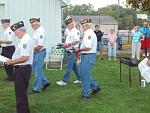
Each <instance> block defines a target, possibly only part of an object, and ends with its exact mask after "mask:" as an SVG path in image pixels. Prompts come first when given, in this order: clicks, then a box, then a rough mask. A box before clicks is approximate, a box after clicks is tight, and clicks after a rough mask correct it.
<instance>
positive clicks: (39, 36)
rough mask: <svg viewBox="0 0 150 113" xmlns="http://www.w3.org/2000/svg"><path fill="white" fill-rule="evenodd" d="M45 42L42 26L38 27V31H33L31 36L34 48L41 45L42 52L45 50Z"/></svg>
mask: <svg viewBox="0 0 150 113" xmlns="http://www.w3.org/2000/svg"><path fill="white" fill-rule="evenodd" d="M45 41H46V33H45V30H44V28H43V27H42V26H40V27H39V28H38V29H36V30H35V32H34V34H33V42H34V47H36V46H38V45H41V46H43V48H42V49H41V50H43V49H44V48H45Z"/></svg>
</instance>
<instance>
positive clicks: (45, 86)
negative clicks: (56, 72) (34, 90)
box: [42, 83, 50, 91]
mask: <svg viewBox="0 0 150 113" xmlns="http://www.w3.org/2000/svg"><path fill="white" fill-rule="evenodd" d="M49 85H50V83H47V84H45V85H44V86H43V88H42V91H43V90H46V89H47V87H48V86H49Z"/></svg>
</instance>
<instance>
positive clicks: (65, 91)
mask: <svg viewBox="0 0 150 113" xmlns="http://www.w3.org/2000/svg"><path fill="white" fill-rule="evenodd" d="M45 73H46V75H47V77H48V78H49V80H50V81H51V86H50V87H49V88H48V90H46V91H43V92H41V93H40V94H30V95H29V103H30V109H31V113H150V85H149V84H146V87H145V88H142V87H140V85H139V82H138V70H137V68H133V69H132V87H129V83H128V67H127V66H125V65H124V66H123V68H122V82H121V83H120V81H119V62H118V61H108V60H106V59H105V60H102V61H100V60H97V62H96V64H95V65H94V69H93V78H94V79H95V80H96V82H97V83H98V84H100V85H101V92H100V93H98V94H97V95H96V96H95V97H94V98H91V99H89V100H81V99H80V96H81V86H80V85H79V84H78V85H76V84H73V81H74V79H75V77H74V73H72V75H71V78H70V79H69V82H68V84H67V85H66V86H57V85H56V81H57V80H60V79H61V78H62V76H63V74H64V73H65V68H64V69H63V71H54V70H53V71H52V70H46V71H45ZM4 75H5V72H4V70H3V68H0V113H14V112H15V94H14V85H13V83H12V82H4V81H3V80H4V77H5V76H4ZM33 83H34V76H33V75H32V78H31V80H30V86H29V92H31V90H32V87H33Z"/></svg>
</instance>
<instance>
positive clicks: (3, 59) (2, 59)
mask: <svg viewBox="0 0 150 113" xmlns="http://www.w3.org/2000/svg"><path fill="white" fill-rule="evenodd" d="M8 59H9V58H7V57H4V56H2V55H0V62H6V60H8Z"/></svg>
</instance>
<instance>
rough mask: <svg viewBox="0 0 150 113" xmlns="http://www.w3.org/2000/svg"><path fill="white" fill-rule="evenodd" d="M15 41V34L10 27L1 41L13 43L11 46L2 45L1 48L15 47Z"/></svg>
mask: <svg viewBox="0 0 150 113" xmlns="http://www.w3.org/2000/svg"><path fill="white" fill-rule="evenodd" d="M14 39H15V33H14V32H13V31H12V30H11V29H10V27H8V28H7V29H6V30H5V31H4V35H3V37H2V38H1V40H4V41H12V43H11V44H4V43H2V44H1V46H2V47H6V46H14Z"/></svg>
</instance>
